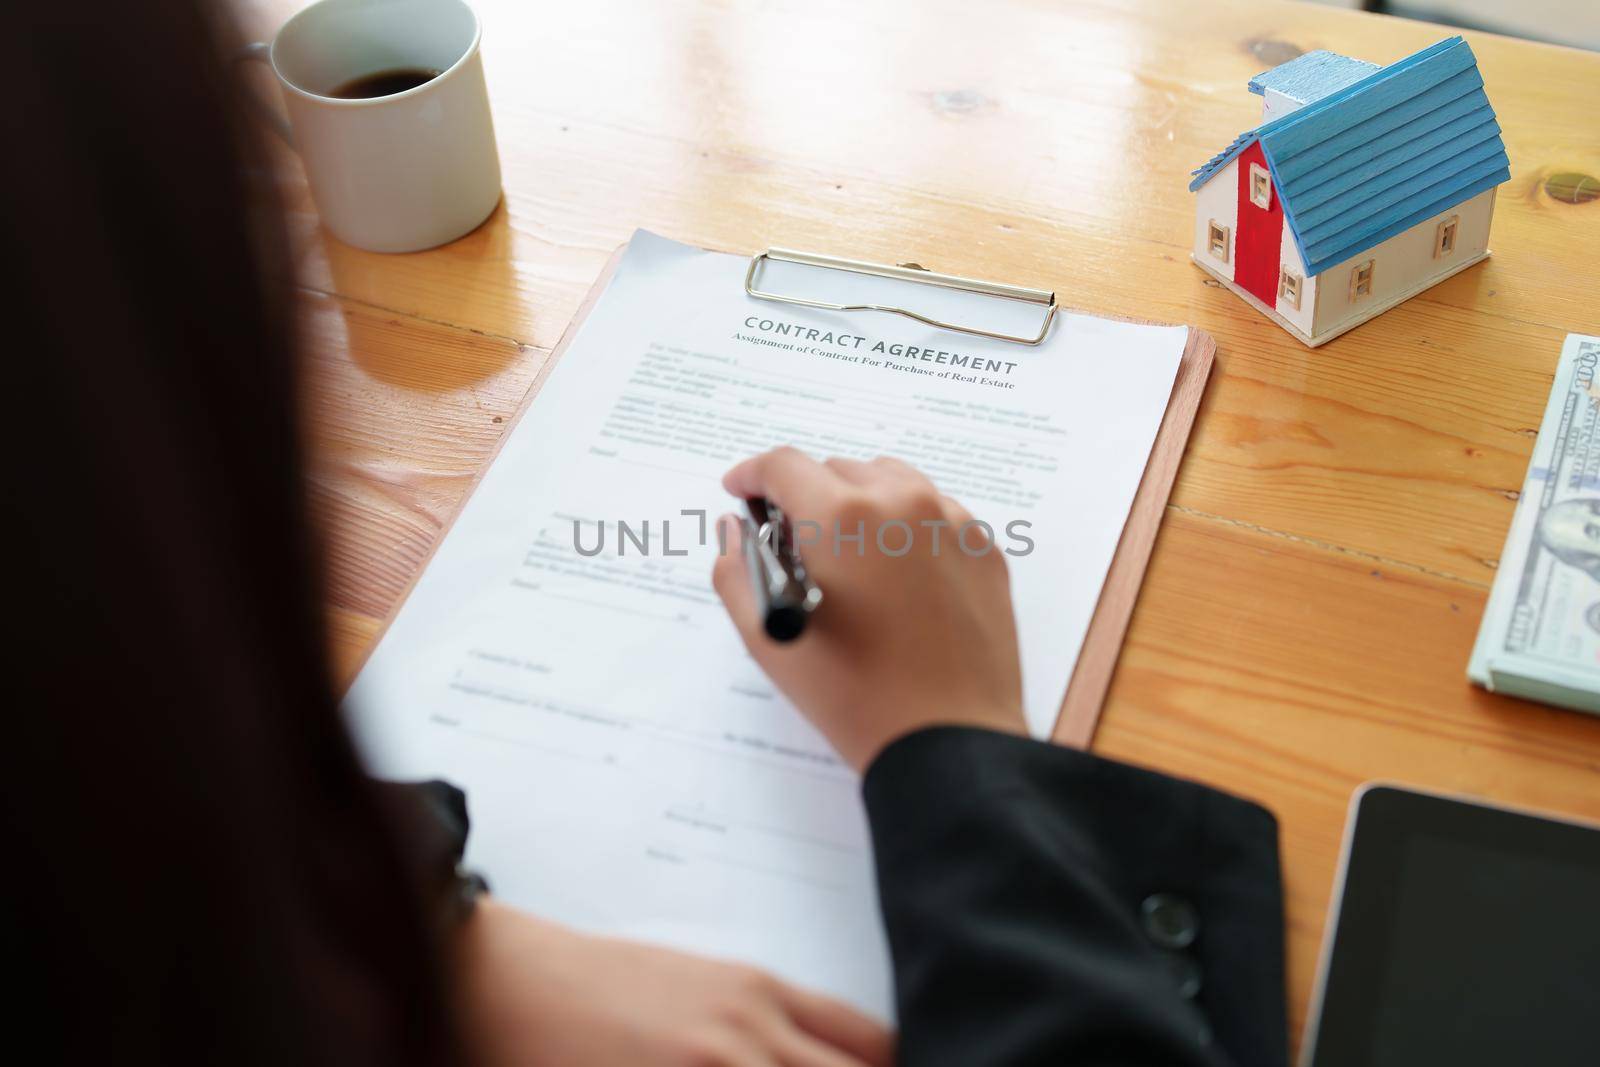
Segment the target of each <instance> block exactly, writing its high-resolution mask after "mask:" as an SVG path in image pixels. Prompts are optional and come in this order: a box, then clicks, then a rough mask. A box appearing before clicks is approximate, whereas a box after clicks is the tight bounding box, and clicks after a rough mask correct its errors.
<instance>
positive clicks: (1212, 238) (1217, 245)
mask: <svg viewBox="0 0 1600 1067" xmlns="http://www.w3.org/2000/svg"><path fill="white" fill-rule="evenodd" d="M1206 247H1207V248H1209V249H1210V250H1211V254H1212V255H1213V256H1216V257H1217V258H1218V259H1220V260H1222V262H1224V263H1226V262H1228V228H1227V227H1226V226H1218V225H1217V220H1216V219H1212V220H1211V227H1210V234H1209V235H1208V236H1207V237H1206Z"/></svg>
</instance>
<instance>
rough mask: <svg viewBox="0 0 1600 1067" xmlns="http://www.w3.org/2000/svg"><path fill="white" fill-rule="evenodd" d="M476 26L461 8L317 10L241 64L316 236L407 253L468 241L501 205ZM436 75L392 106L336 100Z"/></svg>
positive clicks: (361, 5)
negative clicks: (278, 106) (422, 74)
mask: <svg viewBox="0 0 1600 1067" xmlns="http://www.w3.org/2000/svg"><path fill="white" fill-rule="evenodd" d="M482 36H483V31H482V27H481V26H480V25H479V23H478V16H477V15H476V14H474V13H473V11H472V9H471V8H470V7H468V6H467V5H466V4H464V3H461V2H460V0H321V2H320V3H316V4H312V5H311V6H310V7H308V8H306V9H305V10H304V11H301V12H300V13H299V14H297V15H295V16H294V17H293V18H291V19H290V20H289V21H288V22H286V23H284V25H283V28H282V29H280V30H279V31H278V35H277V36H276V37H274V38H273V40H272V43H271V44H266V43H257V44H253V45H250V46H249V47H248V48H247V49H246V50H245V53H244V56H243V58H247V59H257V60H260V61H262V62H265V63H267V64H268V65H270V66H271V67H272V70H273V73H275V74H276V75H277V77H278V85H279V86H280V87H281V88H282V90H283V99H284V103H285V104H286V105H287V108H288V121H287V122H286V121H284V119H283V118H281V117H279V116H278V115H277V113H276V112H275V111H273V110H272V109H270V108H268V109H267V111H268V114H267V118H268V121H269V122H270V123H271V124H272V125H273V127H274V128H275V129H277V131H278V132H279V133H281V134H282V135H283V137H284V139H285V140H287V141H288V142H289V143H290V144H291V145H292V146H294V148H295V150H296V151H297V152H299V154H300V158H301V160H302V161H304V163H305V170H306V177H307V179H308V180H309V182H310V184H311V195H312V197H313V198H314V199H315V200H316V202H317V210H318V211H319V212H320V213H321V215H322V221H323V224H324V225H326V226H327V227H328V229H329V230H331V231H332V232H333V234H334V236H336V237H338V238H339V239H340V240H342V241H346V242H348V243H349V244H353V245H357V246H359V247H361V248H367V249H371V250H372V251H374V252H414V251H416V250H418V249H422V248H432V247H434V246H435V245H441V244H444V243H445V242H446V241H453V240H455V239H456V238H457V237H460V236H461V235H463V234H465V233H468V232H470V231H472V230H473V229H475V228H476V227H477V226H478V224H479V223H481V222H483V220H484V219H486V218H488V217H489V214H490V212H492V211H494V208H495V205H496V204H497V203H499V201H500V158H499V155H498V154H497V153H496V151H495V143H494V122H493V120H492V119H491V118H490V116H489V92H488V89H487V88H485V86H484V82H483V60H482V58H481V57H480V56H479V54H478V44H479V41H480V40H481V38H482ZM419 68H420V69H424V70H437V71H440V72H441V73H440V74H439V75H438V76H437V77H435V78H433V79H432V80H430V81H428V82H425V83H424V84H421V85H418V86H416V87H414V88H412V89H408V90H406V91H405V92H400V93H395V94H394V95H392V96H380V97H373V98H370V99H354V100H353V99H341V98H339V97H336V96H332V95H329V94H331V93H332V92H333V91H334V90H336V89H338V88H340V87H341V86H345V85H348V84H350V83H351V82H353V81H355V80H357V79H360V78H363V77H366V76H368V75H372V74H378V73H382V72H384V71H391V70H400V69H419Z"/></svg>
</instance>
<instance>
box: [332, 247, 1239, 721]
mask: <svg viewBox="0 0 1600 1067" xmlns="http://www.w3.org/2000/svg"><path fill="white" fill-rule="evenodd" d="M626 249H627V244H626V243H624V244H622V245H620V246H618V248H617V249H616V251H614V252H612V254H611V256H610V258H609V259H607V260H606V264H605V266H604V268H602V269H601V271H600V273H599V275H598V276H597V277H596V278H595V282H594V284H593V285H592V286H591V287H590V288H589V291H588V293H586V294H585V295H584V298H583V301H582V303H580V304H579V305H578V309H577V311H576V312H574V313H573V316H572V319H571V320H570V321H569V322H568V323H567V326H566V329H565V330H563V331H562V334H561V339H560V340H559V341H557V342H556V345H555V347H554V348H553V349H551V352H550V358H549V359H548V360H546V361H545V364H544V366H543V367H542V368H540V370H539V373H538V375H537V376H536V377H535V378H534V381H533V383H532V385H530V386H529V387H528V393H527V395H526V396H525V397H523V399H522V403H521V405H520V406H519V407H518V408H517V412H516V414H515V415H514V416H513V417H512V418H511V419H509V420H507V423H506V427H505V431H504V433H502V434H501V437H500V441H499V443H498V444H497V445H496V446H495V449H494V452H493V453H492V454H491V455H490V456H489V457H488V459H487V461H486V462H485V463H484V465H483V468H482V470H480V472H479V474H478V477H477V478H475V479H474V480H473V485H472V486H471V488H469V489H468V491H467V492H466V493H465V494H463V496H462V506H463V507H464V506H465V503H466V501H467V500H469V499H471V497H472V493H473V491H474V490H476V488H477V483H478V482H479V481H480V480H482V478H483V475H484V473H486V472H487V471H488V470H489V469H490V467H492V466H493V464H494V461H495V459H496V458H497V457H498V456H499V453H500V449H501V448H502V447H504V445H505V442H506V441H508V440H510V438H511V434H512V431H513V430H514V429H515V428H516V426H517V424H518V423H519V422H521V421H522V417H523V415H525V414H526V413H527V411H528V408H529V407H530V406H531V405H532V403H533V401H534V400H535V398H537V397H538V395H539V393H540V392H541V391H542V389H543V387H544V383H545V382H546V381H547V380H548V379H549V377H550V373H551V371H553V370H554V369H555V366H556V364H557V363H558V362H559V361H560V359H561V357H562V355H563V354H564V353H565V352H566V350H567V347H568V346H569V345H570V344H571V343H572V339H573V338H574V337H576V336H577V333H578V328H579V327H581V326H582V325H583V323H584V320H585V319H587V318H588V316H589V313H590V311H592V310H593V309H594V306H595V304H596V303H597V302H598V301H599V299H600V296H601V294H603V293H604V292H605V291H606V288H607V287H608V286H609V285H610V284H611V278H612V275H613V274H615V273H616V269H617V264H618V263H619V262H621V259H622V255H623V253H624V252H625V251H626ZM706 251H713V250H710V249H707V250H706ZM769 260H778V261H783V262H792V263H800V264H802V265H806V266H813V267H822V268H827V269H834V270H845V271H850V272H853V273H859V274H870V275H872V276H875V277H883V278H891V279H895V280H899V281H907V282H913V283H918V284H927V285H934V286H939V287H942V288H952V289H960V290H963V291H966V292H972V293H977V294H979V295H980V296H990V297H995V298H997V299H1004V300H1015V301H1022V302H1024V303H1028V304H1036V305H1038V306H1040V307H1041V308H1043V309H1044V310H1043V312H1042V315H1043V319H1042V323H1041V326H1040V329H1039V332H1038V334H1037V336H1036V337H1031V338H1030V337H1028V336H1016V335H1007V334H1002V333H992V332H989V331H987V330H984V329H982V328H979V327H976V326H973V325H971V324H956V323H943V322H938V321H935V320H932V319H929V318H927V317H925V316H923V315H920V314H918V313H916V312H914V311H912V310H909V309H905V308H898V307H892V306H887V305H840V304H835V303H827V302H823V301H811V300H807V299H806V298H804V297H801V296H795V295H792V294H788V295H786V294H780V293H769V292H766V291H763V290H761V289H760V288H759V280H760V268H761V266H762V264H764V263H765V262H767V261H769ZM745 290H746V292H747V293H748V294H749V295H750V296H752V297H754V298H756V299H762V300H769V301H774V302H778V303H790V304H798V305H800V306H802V307H814V308H822V309H826V310H833V311H867V310H871V311H883V312H889V313H892V314H899V315H904V316H906V317H907V318H912V319H915V320H917V321H919V322H922V323H925V324H927V325H931V326H935V327H937V328H940V329H947V330H953V331H955V332H959V333H966V334H972V335H974V336H980V337H989V338H993V339H995V340H1002V341H1011V342H1014V343H1017V344H1022V345H1036V344H1039V343H1041V342H1042V341H1043V340H1044V339H1045V337H1047V336H1048V335H1049V332H1050V327H1051V326H1052V325H1053V324H1054V321H1055V318H1056V311H1057V308H1058V303H1057V300H1056V296H1055V293H1053V292H1051V291H1049V290H1042V289H1030V288H1026V287H1023V286H1015V285H1009V284H1006V283H1002V282H987V281H982V280H979V279H974V278H966V277H962V276H960V275H953V274H940V273H938V272H935V271H930V270H928V269H926V268H924V267H922V266H920V265H918V264H914V263H907V264H898V265H889V264H877V263H869V262H866V261H864V260H853V259H843V258H841V257H837V256H828V255H822V254H818V253H806V252H795V251H792V250H789V249H780V248H769V249H768V250H766V251H765V252H759V253H756V254H755V255H754V256H752V257H751V261H750V267H749V269H748V270H747V271H746V273H745ZM1085 314H1087V312H1085ZM1124 321H1144V324H1145V325H1157V324H1155V323H1150V322H1148V321H1145V320H1132V319H1125V320H1124ZM1188 330H1189V336H1188V340H1187V342H1186V343H1185V345H1184V349H1183V355H1182V357H1181V358H1180V360H1179V362H1178V370H1177V373H1176V375H1175V376H1174V379H1173V385H1172V395H1171V397H1170V398H1169V399H1168V402H1167V411H1166V415H1165V416H1164V417H1163V418H1162V421H1161V427H1160V429H1159V430H1157V431H1156V437H1155V441H1154V443H1153V444H1152V445H1151V449H1150V458H1149V460H1148V462H1147V463H1146V464H1145V470H1144V476H1143V477H1142V478H1141V479H1140V482H1139V488H1138V491H1137V492H1136V493H1135V494H1134V499H1133V504H1132V506H1131V507H1130V508H1129V510H1128V520H1127V523H1126V524H1125V525H1124V526H1123V529H1122V537H1121V538H1120V540H1119V541H1118V542H1117V550H1116V552H1115V554H1114V555H1113V556H1112V559H1111V565H1110V567H1109V568H1108V569H1107V571H1106V578H1105V582H1104V584H1102V586H1101V588H1100V598H1099V600H1098V601H1097V602H1096V604H1095V610H1094V615H1093V617H1092V618H1091V620H1090V623H1089V629H1088V632H1087V633H1086V634H1085V636H1084V640H1083V645H1082V646H1081V648H1080V649H1079V652H1078V659H1077V662H1076V664H1075V665H1074V667H1073V671H1072V678H1071V681H1070V682H1069V683H1068V685H1067V693H1066V696H1065V697H1064V698H1063V699H1062V702H1061V708H1060V711H1059V713H1058V715H1057V718H1056V724H1055V728H1054V730H1053V731H1052V732H1051V739H1052V740H1054V741H1055V742H1057V743H1058V744H1064V745H1068V746H1070V747H1073V748H1088V747H1090V744H1091V742H1092V741H1093V739H1094V732H1095V727H1096V725H1097V724H1098V723H1099V720H1100V709H1101V705H1102V704H1103V703H1104V701H1105V696H1106V693H1107V691H1108V690H1109V689H1110V687H1111V679H1112V676H1113V675H1114V674H1115V672H1116V666H1117V655H1118V653H1119V651H1120V650H1121V648H1122V640H1123V637H1124V636H1125V635H1126V634H1127V630H1128V624H1129V622H1130V621H1131V620H1132V616H1133V607H1134V604H1135V603H1136V602H1137V601H1138V599H1139V589H1140V586H1141V585H1142V583H1143V581H1144V572H1145V567H1146V565H1147V564H1148V563H1149V561H1150V554H1151V552H1152V550H1153V549H1154V547H1155V540H1156V533H1157V531H1158V530H1159V529H1160V526H1161V516H1162V513H1163V512H1164V511H1165V509H1166V506H1167V498H1168V496H1170V495H1171V492H1172V484H1173V482H1174V480H1175V479H1176V478H1177V474H1178V466H1179V464H1180V463H1181V462H1182V460H1183V453H1184V448H1185V446H1186V444H1187V443H1188V440H1189V432H1190V430H1191V429H1192V428H1193V426H1194V420H1195V415H1196V413H1197V412H1198V410H1199V407H1200V399H1201V397H1202V395H1203V394H1204V393H1205V386H1206V380H1207V379H1208V378H1209V376H1210V374H1211V365H1212V363H1213V361H1214V359H1215V356H1216V350H1217V345H1216V341H1215V340H1214V339H1213V338H1212V337H1211V335H1210V334H1208V333H1206V332H1205V331H1204V330H1201V329H1198V328H1196V327H1193V326H1190V327H1189V328H1188ZM458 513H459V512H458ZM454 520H455V516H451V523H450V524H453V523H454ZM448 525H449V524H447V527H446V528H448ZM443 540H444V538H443V537H440V538H439V539H438V540H437V541H435V543H434V551H437V549H438V545H439V544H440V543H442V541H443ZM432 555H433V553H432V552H431V551H430V553H429V555H428V559H425V560H423V561H422V565H421V566H419V567H418V568H417V570H416V573H415V574H414V575H413V577H412V581H411V583H409V584H408V586H407V588H406V590H405V592H404V593H403V594H402V595H401V596H399V597H398V598H396V600H395V604H394V607H393V609H392V610H391V611H390V614H389V617H388V618H387V619H386V620H385V621H384V625H383V628H382V630H380V631H379V634H380V636H381V634H382V632H383V631H386V630H387V629H388V628H389V625H390V623H392V622H393V621H394V617H395V615H397V614H398V613H399V611H400V609H401V607H402V606H403V605H404V604H405V602H406V600H407V598H408V597H409V596H410V593H411V586H412V585H415V583H416V581H417V579H418V578H420V577H421V575H422V572H423V571H424V570H426V569H427V564H428V563H429V562H430V561H431V559H432ZM376 647H377V641H376V640H374V642H373V644H372V646H371V647H370V648H369V649H368V655H370V654H371V651H372V648H376ZM364 659H365V657H364Z"/></svg>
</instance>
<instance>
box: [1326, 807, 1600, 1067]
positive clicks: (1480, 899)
mask: <svg viewBox="0 0 1600 1067" xmlns="http://www.w3.org/2000/svg"><path fill="white" fill-rule="evenodd" d="M1596 790H1597V794H1600V776H1597V778H1596ZM1339 881H1340V885H1338V886H1336V893H1335V895H1336V896H1337V898H1338V903H1337V904H1336V905H1335V908H1334V911H1333V912H1332V913H1331V914H1330V916H1329V919H1328V928H1327V933H1326V934H1325V935H1324V940H1323V954H1322V969H1321V972H1320V974H1319V976H1318V981H1317V991H1316V993H1315V994H1314V998H1313V1004H1312V1013H1311V1018H1310V1021H1309V1023H1308V1026H1307V1031H1306V1040H1305V1042H1304V1047H1303V1054H1302V1063H1303V1064H1305V1065H1306V1067H1419V1065H1424V1064H1449V1065H1451V1067H1474V1065H1477V1064H1485V1065H1487V1064H1493V1065H1494V1067H1507V1065H1512V1064H1519V1065H1520V1064H1539V1065H1541V1067H1555V1065H1566V1064H1573V1065H1577V1064H1582V1065H1583V1067H1594V1065H1595V1064H1600V829H1597V828H1595V827H1593V826H1586V825H1581V824H1578V823H1573V822H1562V821H1557V820H1555V819H1548V818H1541V817H1538V816H1535V815H1531V814H1526V813H1522V812H1515V811H1508V810H1505V809H1503V808H1496V807H1492V806H1489V805H1487V804H1482V803H1477V802H1469V801H1465V800H1457V799H1451V798H1448V797H1442V796H1435V795H1432V794H1428V793H1419V792H1414V791H1411V790H1409V789H1402V788H1399V787H1396V786H1389V785H1369V786H1366V787H1364V788H1363V789H1362V790H1361V791H1359V792H1358V793H1357V794H1356V797H1355V800H1354V801H1353V802H1352V804H1351V812H1350V819H1349V822H1348V824H1347V826H1346V829H1345V846H1344V857H1343V859H1342V860H1341V862H1340V874H1339Z"/></svg>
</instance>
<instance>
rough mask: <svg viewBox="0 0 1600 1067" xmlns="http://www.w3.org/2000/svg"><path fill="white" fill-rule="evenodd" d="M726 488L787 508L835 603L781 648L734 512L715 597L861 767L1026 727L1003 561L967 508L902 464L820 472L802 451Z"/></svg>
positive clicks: (786, 451) (826, 603)
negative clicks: (943, 736)
mask: <svg viewBox="0 0 1600 1067" xmlns="http://www.w3.org/2000/svg"><path fill="white" fill-rule="evenodd" d="M723 485H724V486H725V487H726V488H727V490H728V491H729V492H730V493H733V494H734V495H735V496H740V497H746V498H748V497H757V496H761V497H766V498H768V499H770V500H773V501H775V502H776V503H777V504H778V505H779V506H780V507H782V508H783V510H784V512H785V513H786V514H787V516H788V518H789V519H790V524H791V527H792V528H793V529H794V533H795V541H796V543H797V544H798V545H799V547H800V554H801V556H802V557H803V558H804V560H805V564H806V569H807V570H809V571H810V572H811V575H812V576H813V577H814V578H815V579H816V581H817V584H818V585H820V586H821V587H822V590H823V596H824V600H823V602H822V604H821V606H820V607H818V609H817V611H816V614H815V617H814V618H813V619H812V620H811V621H810V623H809V624H808V625H807V628H806V631H805V633H803V634H802V635H801V636H800V638H799V639H798V640H796V641H794V642H792V643H789V644H778V643H776V642H774V641H772V640H770V639H769V638H768V637H767V636H766V635H765V634H764V633H763V632H762V629H761V621H760V620H759V619H758V618H756V607H755V603H754V597H753V593H752V590H751V588H750V578H749V572H748V569H747V567H746V564H745V560H744V556H743V553H742V551H741V550H740V549H741V546H740V542H739V536H740V534H739V527H738V524H737V522H736V521H735V520H734V519H733V517H732V516H724V517H723V519H722V526H721V529H722V535H723V537H724V539H725V543H726V544H727V548H726V550H725V551H724V552H723V553H722V554H721V555H719V556H718V558H717V562H716V567H715V570H714V571H713V574H712V579H713V582H714V584H715V585H716V587H717V592H718V594H719V595H720V596H721V597H722V601H723V603H724V604H725V605H726V606H727V609H728V613H729V614H730V615H732V616H733V621H734V623H735V625H737V626H738V628H739V633H740V635H741V636H743V638H744V642H745V646H746V647H747V648H748V649H749V650H750V654H751V656H753V657H754V658H755V660H756V662H757V663H759V664H760V665H761V667H762V669H763V670H765V671H766V672H767V675H768V676H769V677H770V678H771V679H772V680H773V681H774V682H775V683H777V686H778V688H779V689H781V690H783V692H784V694H785V695H786V696H788V698H789V699H790V700H792V701H793V702H794V703H795V704H796V705H797V706H798V707H799V708H800V710H801V711H802V712H804V713H805V715H806V716H807V717H808V718H810V720H811V721H812V722H813V723H815V724H816V726H817V728H818V729H820V730H821V731H822V733H823V734H824V735H826V736H827V738H828V740H829V741H831V742H832V743H833V746H834V748H835V749H837V750H838V752H839V754H840V755H841V756H842V757H844V759H845V760H846V761H848V762H849V763H850V764H851V765H852V766H854V767H855V768H856V769H857V770H864V769H865V768H866V766H867V765H868V764H869V763H871V762H872V759H873V757H874V756H876V755H877V754H878V753H879V752H881V751H882V750H883V748H884V747H885V746H886V745H888V744H889V742H891V741H893V740H894V739H895V738H897V737H899V736H901V735H902V734H907V733H910V732H912V731H913V730H916V729H918V728H920V727H923V726H932V725H936V724H940V723H951V724H967V725H976V726H986V727H990V728H993V729H997V730H1007V731H1011V732H1015V733H1023V732H1025V731H1026V726H1025V724H1024V721H1023V718H1022V675H1021V669H1020V667H1019V665H1018V661H1017V631H1016V622H1015V620H1014V619H1013V617H1012V612H1011V588H1010V584H1009V582H1008V580H1007V577H1006V564H1005V554H1004V552H1003V551H1002V550H1001V548H1000V546H999V545H997V544H993V543H992V542H991V541H990V539H988V538H986V537H985V535H984V532H983V530H982V529H981V528H979V527H976V526H972V527H968V528H967V529H966V531H965V534H964V535H963V527H964V526H965V525H966V524H968V523H970V522H971V520H972V516H971V515H970V514H968V513H967V512H966V510H964V509H963V508H962V507H961V505H959V504H957V503H956V502H955V501H953V500H951V499H950V498H949V497H946V496H941V495H940V493H939V491H938V490H937V489H935V488H934V485H933V483H932V482H930V481H929V480H928V479H927V478H926V477H924V476H923V475H922V474H920V473H919V472H917V471H916V470H914V469H913V468H911V467H909V466H907V465H906V464H904V463H901V462H900V461H898V460H893V459H877V460H873V461H872V462H870V463H862V462H858V461H856V460H848V459H830V460H828V461H827V462H825V463H818V462H817V461H815V460H813V459H811V458H809V457H807V456H806V455H804V454H803V453H801V452H798V451H796V450H794V449H792V448H780V449H778V450H776V451H773V452H767V453H764V454H762V455H759V456H756V457H755V458H753V459H749V460H746V461H745V462H743V463H741V464H739V465H738V466H737V467H735V468H733V470H731V471H729V472H728V473H727V475H726V476H725V477H724V478H723ZM810 523H815V524H817V525H816V526H810V525H807V524H810ZM886 524H887V525H886ZM880 530H882V531H883V536H882V539H881V541H880V539H879V536H878V533H879V531H880ZM836 533H843V534H844V535H845V537H844V538H838V537H836V536H835V535H836ZM858 533H859V534H861V535H862V538H861V540H859V541H857V540H855V539H854V538H855V536H856V535H857V534H858ZM908 537H909V539H910V544H909V548H907V549H906V550H905V551H904V553H903V554H901V552H902V548H903V547H904V546H906V542H907V539H908ZM980 549H987V551H982V552H981V554H979V553H980Z"/></svg>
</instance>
